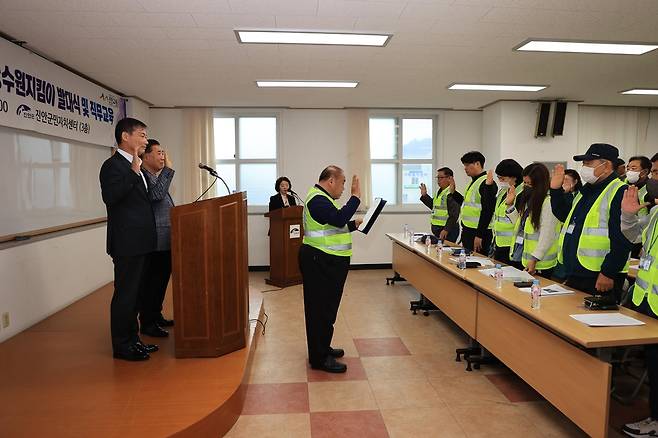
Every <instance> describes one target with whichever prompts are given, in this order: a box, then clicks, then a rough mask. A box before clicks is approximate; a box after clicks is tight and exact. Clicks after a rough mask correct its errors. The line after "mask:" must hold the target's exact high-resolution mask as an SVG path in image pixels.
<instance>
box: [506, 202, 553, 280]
mask: <svg viewBox="0 0 658 438" xmlns="http://www.w3.org/2000/svg"><path fill="white" fill-rule="evenodd" d="M547 202H548V203H550V202H551V197H550V196H546V198H545V199H544V204H546V203H547ZM521 219H522V217H521V216H519V218H518V219H517V221H516V224H514V235H515V236H516V235H517V234H518V233H519V228H520V227H521ZM561 227H562V223H560V222H559V221H558V223H557V224H556V225H555V235H554V236H553V243H552V244H551V246H550V248H548V250H547V251H546V254H544V257H542V259H541V260H538V261H537V263H536V264H535V269H536V270H538V271H543V270H545V269H551V268H554V267H555V266H556V265H557V249H558V241H557V239H556V238H555V237H557V235H558V233H559V232H560V228H561ZM538 243H539V231H536V230H535V227H534V226H533V225H532V221H531V220H530V215H528V217H527V218H526V220H525V226H524V227H523V252H522V254H521V263H522V264H523V267H524V268H527V267H528V262H529V261H530V260H531V258H532V252H533V251H534V250H535V249H536V248H537V244H538ZM513 253H514V245H512V246H510V258H511V257H512V254H513Z"/></svg>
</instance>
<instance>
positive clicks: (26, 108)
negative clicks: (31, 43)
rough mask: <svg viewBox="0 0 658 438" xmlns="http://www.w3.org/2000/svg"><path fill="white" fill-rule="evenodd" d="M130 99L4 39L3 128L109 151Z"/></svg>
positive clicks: (0, 72) (0, 70) (0, 74)
mask: <svg viewBox="0 0 658 438" xmlns="http://www.w3.org/2000/svg"><path fill="white" fill-rule="evenodd" d="M125 108H126V104H125V99H123V98H121V97H120V96H118V95H116V94H114V93H111V92H109V91H108V90H106V89H104V88H102V87H100V86H98V85H96V84H94V83H92V82H89V81H88V80H86V79H84V78H81V77H80V76H77V75H75V74H73V73H71V72H70V71H68V70H65V69H64V68H62V67H60V66H58V65H56V64H54V63H52V62H50V61H47V60H45V59H43V58H42V57H40V56H38V55H35V54H34V53H32V52H30V51H28V50H25V49H23V48H22V47H19V46H17V45H15V44H12V43H10V42H9V41H7V40H4V39H1V38H0V125H2V126H8V127H10V128H17V129H25V130H29V131H35V132H39V133H42V134H46V135H52V136H55V137H61V138H65V139H69V140H78V141H82V142H85V143H92V144H98V145H104V146H113V145H114V143H115V142H114V126H115V125H116V123H117V121H118V120H120V119H121V118H122V117H125V113H126V110H125Z"/></svg>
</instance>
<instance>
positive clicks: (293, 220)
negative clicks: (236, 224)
mask: <svg viewBox="0 0 658 438" xmlns="http://www.w3.org/2000/svg"><path fill="white" fill-rule="evenodd" d="M303 214H304V207H302V206H300V205H296V206H291V207H287V208H279V209H278V210H272V211H270V212H269V213H266V214H265V217H268V218H270V278H266V279H265V282H266V283H267V284H271V285H274V286H277V287H288V286H292V285H295V284H300V283H301V282H302V273H301V272H299V259H298V257H299V247H300V246H302V238H303V237H304V227H303V225H302V222H303V220H302V215H303Z"/></svg>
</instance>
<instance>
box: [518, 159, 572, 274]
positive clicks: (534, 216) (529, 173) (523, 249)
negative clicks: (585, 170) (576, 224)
mask: <svg viewBox="0 0 658 438" xmlns="http://www.w3.org/2000/svg"><path fill="white" fill-rule="evenodd" d="M523 186H524V189H523V192H521V193H520V194H519V196H516V197H515V189H514V187H513V186H512V187H510V188H509V191H508V194H507V197H506V198H505V203H506V204H507V206H508V208H507V217H509V218H510V220H512V222H513V223H514V224H515V227H514V236H515V237H514V242H513V244H512V246H511V247H510V259H511V261H512V264H516V265H517V267H519V268H521V267H522V268H523V269H525V270H526V271H528V272H529V273H530V274H533V275H534V274H535V273H536V274H539V275H541V276H542V277H545V278H550V277H551V274H552V271H553V269H554V268H555V266H556V265H557V249H558V238H557V237H558V233H559V230H560V226H561V224H560V221H558V220H557V218H556V217H555V216H554V215H553V211H552V209H551V201H550V196H549V195H548V189H549V187H550V174H549V172H548V169H547V168H546V166H545V165H543V164H541V163H533V164H530V165H529V166H527V167H526V168H525V169H523Z"/></svg>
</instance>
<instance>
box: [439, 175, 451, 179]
mask: <svg viewBox="0 0 658 438" xmlns="http://www.w3.org/2000/svg"><path fill="white" fill-rule="evenodd" d="M445 178H450V176H437V177H436V179H445Z"/></svg>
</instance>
